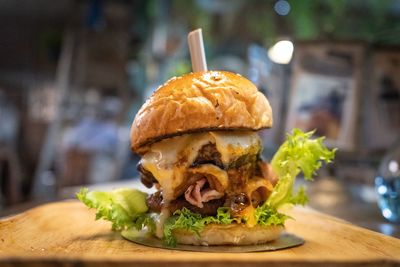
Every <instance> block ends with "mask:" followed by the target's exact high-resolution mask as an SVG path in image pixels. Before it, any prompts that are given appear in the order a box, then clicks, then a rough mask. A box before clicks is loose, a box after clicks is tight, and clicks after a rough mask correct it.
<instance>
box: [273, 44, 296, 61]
mask: <svg viewBox="0 0 400 267" xmlns="http://www.w3.org/2000/svg"><path fill="white" fill-rule="evenodd" d="M293 50H294V46H293V43H292V42H291V41H288V40H282V41H279V42H277V43H276V44H274V45H273V46H272V47H271V48H270V49H269V50H268V56H269V58H270V59H271V60H272V61H273V62H275V63H278V64H289V62H290V60H291V59H292V56H293Z"/></svg>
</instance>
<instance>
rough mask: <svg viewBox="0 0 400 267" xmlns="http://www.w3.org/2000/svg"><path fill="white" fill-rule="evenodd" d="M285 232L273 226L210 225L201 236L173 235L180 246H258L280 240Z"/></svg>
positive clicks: (186, 232)
mask: <svg viewBox="0 0 400 267" xmlns="http://www.w3.org/2000/svg"><path fill="white" fill-rule="evenodd" d="M283 230H284V227H283V226H280V225H271V226H261V225H256V226H254V227H251V228H249V227H247V226H245V225H242V224H228V225H218V224H209V225H206V226H205V227H204V229H203V230H202V231H201V232H200V233H199V235H197V234H195V233H192V232H189V231H186V230H181V229H177V230H174V232H173V234H174V236H175V237H176V240H177V242H178V243H179V244H187V245H203V246H211V245H256V244H263V243H267V242H270V241H273V240H276V239H278V238H279V236H280V234H281V233H282V231H283Z"/></svg>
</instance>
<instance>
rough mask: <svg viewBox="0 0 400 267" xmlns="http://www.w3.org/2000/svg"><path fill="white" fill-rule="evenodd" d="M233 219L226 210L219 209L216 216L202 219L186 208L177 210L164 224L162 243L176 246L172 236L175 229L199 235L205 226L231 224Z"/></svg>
mask: <svg viewBox="0 0 400 267" xmlns="http://www.w3.org/2000/svg"><path fill="white" fill-rule="evenodd" d="M234 220H235V219H232V218H231V214H230V212H229V209H228V208H224V207H220V208H218V210H217V215H215V216H207V217H202V216H201V215H200V214H198V213H193V212H191V211H190V210H188V209H187V208H183V209H181V210H177V211H176V212H175V213H174V215H173V216H171V217H169V218H168V219H167V220H166V222H165V224H164V241H165V243H166V244H167V245H168V246H176V239H175V237H174V235H173V231H174V230H175V229H184V230H187V231H190V232H192V233H195V234H197V235H198V234H199V233H200V232H201V230H203V228H204V226H206V225H207V224H212V223H215V224H231V223H232V222H233V221H234Z"/></svg>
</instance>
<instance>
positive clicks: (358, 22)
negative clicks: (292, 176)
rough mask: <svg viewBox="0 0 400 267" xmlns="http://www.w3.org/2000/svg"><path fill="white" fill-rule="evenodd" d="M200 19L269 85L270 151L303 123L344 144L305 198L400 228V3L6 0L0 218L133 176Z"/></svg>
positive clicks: (0, 18) (213, 45) (218, 54)
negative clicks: (160, 90) (142, 140)
mask: <svg viewBox="0 0 400 267" xmlns="http://www.w3.org/2000/svg"><path fill="white" fill-rule="evenodd" d="M196 28H202V29H203V36H204V42H205V49H206V55H207V63H208V67H209V69H212V70H228V71H233V72H237V73H240V74H242V75H243V76H245V77H247V78H249V79H250V80H251V81H253V82H254V83H255V84H256V85H257V86H258V88H259V89H260V90H262V91H263V92H264V93H265V94H266V95H267V96H268V98H269V100H270V102H271V104H272V107H273V111H274V123H275V124H274V127H273V129H270V130H267V131H263V132H261V135H262V138H263V141H264V146H265V149H264V154H265V156H266V157H267V158H268V157H271V155H273V153H274V152H275V151H276V149H277V147H278V146H279V144H280V143H281V142H282V141H283V140H284V137H285V132H288V131H290V130H291V129H292V128H294V127H298V128H302V129H303V130H312V129H316V132H315V134H316V135H317V136H318V135H324V136H326V137H327V139H326V140H327V143H328V145H329V146H331V147H337V148H339V150H338V152H337V157H336V160H335V163H334V164H332V165H330V166H326V167H323V169H322V170H321V172H319V175H318V177H317V178H316V180H315V181H314V182H313V183H310V184H308V192H309V195H310V200H311V202H310V206H311V207H313V208H315V209H318V210H320V211H322V212H325V213H329V214H332V215H335V216H338V217H340V218H342V219H345V220H348V221H351V222H353V223H356V224H358V225H361V226H365V227H368V228H370V229H373V230H376V231H380V232H382V233H385V234H388V235H393V236H397V237H400V233H399V232H400V229H399V224H398V223H399V222H400V195H399V194H400V178H399V177H400V167H399V164H400V163H399V158H400V142H399V141H400V1H399V0H380V1H374V0H352V1H345V0H320V1H317V0H315V1H298V0H278V1H276V0H269V1H267V0H265V1H261V0H149V1H128V0H116V1H111V0H110V1H106V0H58V1H53V0H20V1H12V0H9V1H7V0H0V36H1V37H0V186H1V187H0V189H1V190H0V215H2V216H5V215H9V214H12V213H15V212H19V211H22V210H24V209H27V208H30V207H32V206H35V205H37V204H39V203H43V202H46V201H53V200H57V199H65V198H71V197H73V196H74V193H75V192H76V190H77V188H79V187H81V186H83V185H85V186H88V185H89V186H90V187H91V188H111V187H118V186H121V185H123V186H127V185H128V186H130V185H131V184H132V185H135V184H137V181H138V179H137V175H138V173H137V171H136V163H137V161H138V159H139V158H138V157H137V156H136V155H134V154H132V153H131V151H130V146H129V131H130V125H131V122H132V120H133V118H134V116H135V114H136V112H137V110H138V109H139V108H140V106H141V105H142V103H143V102H144V100H145V99H146V98H147V97H148V96H149V95H150V94H151V93H152V92H153V91H154V89H155V88H157V87H158V85H160V84H162V83H163V82H165V81H166V80H167V79H169V78H170V77H173V76H177V75H182V74H184V73H187V72H190V71H191V63H190V56H189V52H188V46H187V34H188V32H189V31H191V30H194V29H196ZM300 183H303V182H301V181H300Z"/></svg>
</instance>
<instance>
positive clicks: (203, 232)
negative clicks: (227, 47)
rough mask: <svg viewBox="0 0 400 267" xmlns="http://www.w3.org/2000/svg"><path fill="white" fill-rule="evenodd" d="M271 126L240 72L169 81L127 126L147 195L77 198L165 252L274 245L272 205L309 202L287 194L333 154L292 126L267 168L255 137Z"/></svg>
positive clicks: (276, 218) (278, 221)
mask: <svg viewBox="0 0 400 267" xmlns="http://www.w3.org/2000/svg"><path fill="white" fill-rule="evenodd" d="M272 124H273V116H272V110H271V106H270V104H269V102H268V100H267V98H266V97H265V95H264V94H262V93H261V92H260V91H258V90H257V88H256V86H255V85H254V84H253V83H251V82H250V81H249V80H247V79H246V78H244V77H243V76H241V75H239V74H235V73H231V72H226V71H206V72H196V73H190V74H186V75H183V76H181V77H174V78H172V79H170V80H169V81H167V82H166V83H165V84H163V85H161V86H160V87H159V88H158V89H157V90H156V91H155V92H154V93H153V95H152V96H151V97H150V98H149V99H148V100H147V101H146V102H145V103H144V104H143V106H142V107H141V108H140V110H139V112H138V113H137V114H136V116H135V118H134V121H133V123H132V127H131V133H130V139H131V149H132V150H133V152H135V153H137V154H138V155H140V157H141V159H140V161H139V163H138V165H137V168H138V171H139V172H140V179H141V182H142V183H143V184H144V185H145V186H146V187H148V188H152V189H153V193H152V194H145V193H142V192H140V191H138V190H136V191H135V190H131V189H125V190H117V191H114V192H112V193H105V192H88V191H87V190H82V191H81V192H80V193H79V194H78V198H79V199H80V200H81V201H83V202H84V203H85V204H86V205H87V206H89V207H91V208H96V209H97V210H98V213H97V216H96V217H97V218H105V219H107V220H109V221H111V222H112V223H113V228H114V229H117V230H124V229H125V230H126V229H135V230H143V229H144V230H146V231H148V232H150V233H152V234H154V235H155V236H156V237H158V238H160V239H163V240H164V241H165V242H166V243H167V245H170V246H174V245H176V244H177V243H178V244H190V245H249V244H260V243H265V242H268V241H271V240H275V239H277V238H279V236H280V234H281V232H282V231H283V230H284V222H285V220H286V219H288V218H289V216H287V215H285V214H283V213H281V212H280V208H281V207H282V206H284V205H293V204H304V203H305V202H306V201H307V197H306V195H305V193H304V189H303V188H300V189H299V190H298V191H297V192H295V191H294V180H295V177H296V176H297V175H298V174H299V173H300V172H303V174H304V176H305V177H306V178H311V176H312V175H313V174H314V172H315V170H316V169H318V168H319V167H320V166H321V161H326V162H329V161H330V160H331V159H332V158H333V154H334V150H332V151H331V150H328V149H327V148H326V147H325V146H323V144H322V138H319V139H313V140H312V139H310V137H311V135H312V133H303V132H301V131H300V130H294V131H293V133H292V134H291V135H288V136H287V138H288V140H287V141H286V142H285V143H284V144H283V145H282V146H281V147H280V148H279V150H278V152H277V153H276V154H275V156H274V157H273V159H272V161H271V163H268V162H267V161H265V160H263V157H262V150H263V146H262V140H261V139H260V137H259V135H258V131H259V130H262V129H266V128H270V127H272ZM96 194H97V195H96ZM106 200H107V201H106Z"/></svg>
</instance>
